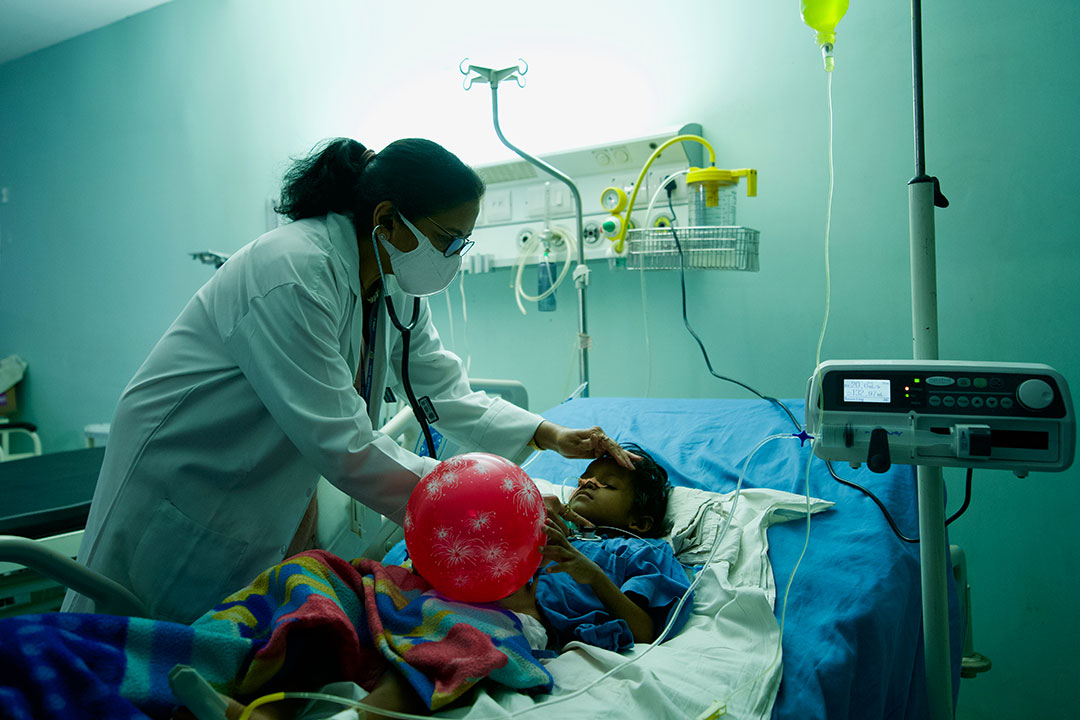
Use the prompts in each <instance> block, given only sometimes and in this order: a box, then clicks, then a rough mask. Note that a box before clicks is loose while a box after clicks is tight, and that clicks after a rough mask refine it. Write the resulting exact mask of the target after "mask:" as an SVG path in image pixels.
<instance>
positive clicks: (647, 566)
mask: <svg viewBox="0 0 1080 720" xmlns="http://www.w3.org/2000/svg"><path fill="white" fill-rule="evenodd" d="M689 587H690V580H689V578H688V577H687V575H686V570H684V569H683V566H682V565H681V564H680V563H679V561H678V560H676V559H675V553H674V552H673V551H672V550H671V546H669V545H668V544H667V543H666V542H660V543H655V544H652V543H650V544H647V545H644V546H643V547H642V548H641V549H640V550H638V551H637V552H636V553H634V554H633V555H632V556H631V557H630V559H629V561H628V567H627V578H626V580H624V581H623V583H622V586H621V587H620V589H621V590H622V591H623V594H625V595H628V596H629V595H634V596H637V598H640V599H641V600H643V601H644V604H645V605H646V607H645V610H646V612H648V613H649V617H650V618H652V621H653V626H654V629H655V631H656V635H657V637H659V635H660V633H661V632H662V631H663V629H664V627H665V626H666V625H667V623H668V622H669V621H670V620H671V614H672V612H674V610H675V606H676V605H677V604H678V602H679V599H680V598H682V596H683V594H685V593H686V591H687V589H689ZM635 601H638V600H637V599H635ZM638 602H639V604H640V601H638ZM692 610H693V601H692V600H687V601H686V602H685V603H684V604H683V608H682V610H681V611H680V612H679V618H678V620H677V621H676V622H675V625H674V626H673V627H672V629H671V634H670V635H668V637H669V638H670V637H673V636H674V635H675V634H676V633H678V632H679V630H680V629H682V626H683V625H684V624H685V623H686V620H687V619H688V618H689V617H690V613H691V611H692Z"/></svg>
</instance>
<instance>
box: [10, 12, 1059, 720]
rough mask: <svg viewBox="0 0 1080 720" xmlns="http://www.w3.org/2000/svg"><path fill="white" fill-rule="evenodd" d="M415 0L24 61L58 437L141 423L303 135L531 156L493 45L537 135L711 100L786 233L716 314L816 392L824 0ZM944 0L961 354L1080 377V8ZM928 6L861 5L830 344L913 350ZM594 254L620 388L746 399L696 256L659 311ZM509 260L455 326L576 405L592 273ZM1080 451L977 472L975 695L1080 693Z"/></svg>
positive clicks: (22, 214)
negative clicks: (201, 306)
mask: <svg viewBox="0 0 1080 720" xmlns="http://www.w3.org/2000/svg"><path fill="white" fill-rule="evenodd" d="M381 5H382V6H383V7H375V6H374V3H365V2H345V1H344V0H342V1H340V2H329V1H320V2H307V3H295V2H284V1H283V0H276V1H261V2H260V1H257V0H236V1H233V2H211V1H209V0H175V1H174V2H172V3H169V4H166V5H163V6H160V7H158V8H155V9H154V10H151V11H149V12H147V13H144V14H142V15H139V16H135V17H133V18H129V19H127V20H125V21H123V22H120V23H117V24H115V25H112V26H109V27H106V28H104V29H101V30H98V31H95V32H93V33H90V34H88V35H85V36H82V37H79V38H76V39H74V40H71V41H68V42H66V43H63V44H61V45H58V46H56V47H53V48H49V49H46V50H43V51H41V52H38V53H35V54H33V55H30V56H28V57H25V58H22V59H19V60H16V61H12V62H9V63H7V64H5V65H0V187H5V188H7V189H8V202H7V203H6V204H0V357H3V356H6V355H8V354H11V353H18V354H19V355H21V356H22V357H23V358H24V359H26V360H27V361H28V362H29V363H30V368H29V375H28V377H27V379H26V381H25V382H24V384H23V386H22V388H21V389H22V390H23V391H24V392H23V395H22V397H21V401H22V402H23V404H24V406H25V410H24V412H23V413H22V415H21V417H22V418H24V419H27V420H31V421H34V422H36V423H38V424H39V425H40V426H41V429H42V435H43V437H44V441H45V443H46V446H47V448H48V449H49V450H54V451H55V450H63V449H69V448H73V447H77V446H79V445H80V443H81V442H82V437H83V435H82V427H83V425H85V424H87V423H91V422H105V421H108V420H109V419H110V417H111V415H112V412H113V409H114V407H115V403H116V399H117V397H118V395H119V393H120V391H121V390H122V388H123V387H124V385H125V383H126V382H127V380H128V379H129V378H130V377H131V375H132V373H133V372H134V371H135V369H136V368H137V366H138V364H139V363H140V362H141V361H142V359H143V357H144V356H145V355H146V353H147V352H148V351H149V349H150V348H151V347H152V345H153V343H154V342H155V341H156V340H157V338H158V337H159V335H160V334H161V332H162V331H163V330H164V329H165V327H166V326H167V325H168V323H169V322H170V321H171V320H172V318H173V317H174V316H175V314H176V313H177V312H178V310H179V309H180V307H181V306H182V305H183V304H184V302H186V300H187V299H188V297H190V295H191V294H192V293H193V292H194V291H195V290H196V289H197V288H198V287H199V285H200V284H201V283H202V282H204V281H205V280H206V279H207V278H208V277H209V273H210V268H209V267H207V266H204V265H200V264H197V263H195V262H193V261H191V260H190V259H188V258H187V257H186V255H185V253H188V252H190V251H195V250H201V249H207V248H212V249H217V250H223V251H232V250H235V249H236V248H238V247H239V246H241V245H242V244H244V243H246V242H248V241H249V240H250V239H251V238H253V237H254V236H256V235H257V234H259V233H260V232H262V231H263V230H264V229H265V216H264V212H265V211H264V207H265V201H266V198H267V197H268V196H269V195H271V194H272V193H273V192H274V191H275V189H276V187H277V182H278V181H279V179H280V176H281V173H282V170H283V169H284V167H285V166H286V164H287V161H288V158H289V156H291V155H296V154H299V153H302V152H304V151H305V150H307V149H308V148H309V147H310V146H311V145H313V144H314V143H315V142H316V141H318V140H320V139H321V138H324V137H328V136H332V135H352V136H354V137H357V138H358V139H360V140H362V141H363V142H365V143H367V144H370V145H372V146H374V147H376V148H378V147H381V146H382V145H384V144H386V143H387V142H389V141H391V140H393V139H395V138H397V137H402V136H408V135H421V136H426V137H430V138H432V139H435V140H438V141H440V142H443V143H444V144H446V145H447V146H448V147H450V148H451V149H453V150H455V151H456V152H458V153H459V154H460V155H461V156H462V157H463V158H464V159H466V160H467V161H470V162H474V163H482V162H490V161H494V160H500V159H506V158H507V157H508V156H507V154H506V153H505V151H503V150H502V149H501V147H500V146H499V145H498V143H497V141H496V140H495V138H494V133H493V131H492V129H491V125H490V116H489V112H490V107H489V99H488V94H487V90H486V89H485V88H483V87H478V88H475V89H474V90H473V91H471V92H468V93H467V92H464V91H463V90H462V89H461V85H460V82H461V76H460V75H459V74H458V70H457V65H458V63H459V61H460V60H461V59H462V58H463V57H469V58H471V61H472V62H474V63H477V64H481V65H484V64H488V65H496V64H509V63H512V62H514V60H516V58H518V57H519V56H522V57H525V58H526V59H527V60H528V61H529V63H530V64H531V67H532V69H531V70H530V72H529V75H528V77H527V79H528V81H529V84H528V86H527V87H526V88H525V89H524V90H521V89H518V88H517V87H515V86H513V85H511V86H507V87H505V90H504V91H501V106H502V115H501V119H502V122H503V127H504V129H505V130H506V132H507V133H508V134H509V135H510V136H511V137H512V138H513V140H514V141H515V142H516V143H518V144H519V145H521V146H523V147H526V148H528V149H530V150H532V151H533V152H537V153H543V152H547V151H553V150H560V149H567V148H573V147H581V146H588V145H594V144H599V143H604V142H608V141H614V140H620V139H626V138H632V137H639V136H643V135H648V134H652V133H654V132H657V131H659V130H664V129H668V128H674V127H678V126H679V125H681V124H683V123H685V122H700V123H702V124H703V125H704V127H705V134H706V135H707V137H708V138H709V139H710V140H711V141H712V142H713V143H714V145H715V147H716V149H717V153H718V161H719V164H721V165H722V166H725V167H746V166H750V167H756V168H758V170H759V171H760V174H761V175H760V177H761V181H760V197H758V198H756V199H752V200H746V199H740V205H739V218H740V221H741V222H742V223H744V224H746V225H749V226H751V227H754V228H757V229H759V230H760V231H761V239H762V246H761V271H760V272H759V273H756V274H751V273H730V274H727V273H696V274H693V275H691V276H690V277H689V291H690V297H691V302H692V307H691V319H692V321H693V322H694V324H695V327H696V328H697V329H698V331H699V332H700V334H701V335H702V337H703V339H704V340H705V342H706V344H707V346H708V347H709V349H710V353H711V355H712V359H713V363H714V365H715V366H716V368H717V369H718V371H719V372H721V373H724V374H728V375H732V376H734V377H737V378H739V379H740V380H743V381H744V382H747V383H749V384H751V385H753V386H755V387H757V388H759V389H760V390H762V391H763V392H766V393H768V394H772V395H776V396H780V397H798V396H801V395H802V393H803V389H804V383H805V378H806V377H807V375H808V374H809V373H810V372H811V370H812V369H813V363H814V345H815V343H816V340H817V335H818V331H819V328H820V323H821V317H822V312H823V305H824V302H823V301H824V262H823V227H824V208H825V188H826V184H825V180H826V172H825V163H826V152H825V137H826V110H825V108H826V105H825V74H824V73H823V72H822V70H821V66H820V59H819V55H818V51H817V48H816V47H814V45H813V42H812V40H811V33H810V31H809V30H807V29H806V28H805V27H803V26H802V24H801V22H800V21H799V18H798V13H797V7H796V6H797V3H796V2H795V1H794V0H786V1H785V2H779V1H776V0H760V1H759V2H742V3H735V2H732V1H724V2H719V1H717V2H712V1H710V2H706V1H704V0H700V1H698V2H687V1H679V0H675V1H673V2H667V3H661V4H656V3H634V2H621V3H611V2H596V3H581V2H568V1H566V0H549V1H548V2H545V3H542V4H536V3H534V4H529V3H516V4H515V3H509V4H508V3H505V2H502V1H501V0H499V1H495V0H492V1H490V2H483V3H472V4H471V6H472V7H470V8H468V9H466V8H465V7H462V6H461V4H460V3H434V2H432V3H397V4H392V3H384V4H381ZM925 5H926V7H925V9H924V23H925V38H924V42H925V64H926V110H927V116H926V130H927V143H926V147H927V157H928V163H929V170H930V171H931V172H932V173H933V174H936V175H938V176H939V177H940V178H941V180H942V186H943V189H944V191H945V193H946V194H947V195H948V197H949V199H950V201H951V203H952V205H951V207H950V208H949V209H948V210H944V211H939V212H938V215H937V229H938V271H939V278H938V281H939V311H940V317H941V355H942V357H945V358H958V359H962V358H972V359H987V360H1006V361H1024V360H1028V361H1040V362H1046V363H1049V364H1051V365H1053V366H1055V367H1056V368H1058V369H1059V370H1061V371H1062V372H1063V373H1064V374H1065V375H1066V377H1067V379H1068V380H1069V381H1070V382H1071V384H1072V386H1073V387H1074V389H1077V388H1080V331H1078V322H1077V315H1078V310H1080V289H1078V288H1080V285H1078V283H1077V282H1076V280H1075V278H1076V276H1077V275H1078V273H1080V252H1078V251H1077V249H1076V246H1075V240H1076V227H1077V222H1076V221H1077V210H1076V208H1077V204H1076V201H1075V198H1076V197H1077V195H1078V194H1080V176H1078V174H1077V173H1076V171H1075V167H1074V165H1075V159H1076V158H1077V157H1080V140H1078V139H1077V133H1076V128H1077V126H1078V123H1077V120H1078V109H1080V108H1078V103H1080V100H1078V99H1077V98H1078V97H1080V93H1078V90H1080V80H1078V77H1080V76H1078V74H1077V71H1076V68H1077V67H1078V66H1080V63H1078V61H1080V49H1078V48H1080V46H1078V45H1077V43H1076V42H1075V40H1074V38H1073V36H1072V35H1071V34H1070V33H1069V32H1068V28H1075V27H1077V26H1078V24H1080V5H1078V4H1076V3H1073V2H1067V1H1059V2H1044V3H1029V4H1027V5H1025V6H1024V9H1023V11H1022V13H1019V12H1017V11H1015V10H1014V8H1015V7H1016V3H1014V2H1011V1H1006V0H957V1H954V2H927V3H925ZM517 7H526V8H542V9H528V10H517V9H515V8H517ZM668 13H670V14H668ZM479 18H483V20H482V21H481V20H479ZM909 27H910V26H909V6H908V3H906V2H892V3H882V2H873V3H871V2H853V3H852V8H851V10H850V11H849V13H848V17H847V18H846V19H845V20H844V21H843V23H842V24H841V25H840V28H839V31H840V35H839V42H838V45H837V70H836V73H835V77H834V102H835V113H836V115H835V117H836V120H835V132H836V197H835V209H834V215H833V237H832V277H833V296H832V308H833V311H832V317H831V319H830V324H829V331H828V335H827V336H826V339H825V344H824V350H823V358H847V357H897V358H902V357H906V356H909V355H910V352H911V341H910V338H911V328H910V302H911V299H910V286H909V261H908V236H907V227H908V225H907V190H906V182H907V180H908V179H909V177H910V176H911V174H912V167H913V160H912V132H911V77H910V46H909V42H910V34H909ZM593 268H594V273H593V279H592V284H591V286H590V288H589V301H590V313H589V320H590V326H591V327H590V329H591V331H592V334H593V338H594V345H595V348H594V352H593V355H592V362H593V374H592V377H593V387H592V391H593V394H595V395H644V394H649V395H651V396H653V397H744V396H745V393H744V392H743V391H741V390H739V389H738V388H736V387H734V386H731V385H727V384H723V383H720V382H719V381H717V380H715V379H713V378H711V377H710V376H708V375H707V373H706V372H705V369H704V365H703V362H702V360H701V358H700V355H699V354H698V351H697V349H696V347H695V345H694V344H693V342H692V340H691V339H690V337H689V335H688V334H687V333H686V332H685V331H684V330H683V328H682V327H681V323H680V320H679V315H678V312H679V305H678V303H679V299H678V280H677V276H676V275H675V274H674V273H651V274H648V275H647V276H646V283H647V297H648V302H647V307H648V328H649V333H648V335H646V333H645V332H644V329H643V326H644V322H643V315H642V295H641V285H640V279H639V276H638V275H637V274H635V273H629V272H626V271H610V270H609V269H608V268H607V267H606V266H605V265H603V264H599V265H594V266H593ZM507 286H508V272H507V271H505V270H504V271H499V272H495V273H492V274H488V275H480V276H475V277H473V276H469V277H467V278H466V279H465V289H466V295H467V299H468V318H469V320H468V325H467V326H466V325H465V324H464V322H463V318H462V315H461V300H460V296H459V294H458V292H457V287H456V286H455V288H454V292H453V293H452V294H451V295H450V298H451V299H452V311H453V313H454V330H455V332H454V333H453V335H452V337H451V334H450V332H449V320H448V315H447V313H448V310H449V309H448V308H447V307H446V305H445V300H444V299H437V300H436V301H435V302H434V305H433V307H434V309H435V318H436V321H437V322H438V323H439V325H440V327H441V328H442V329H443V331H444V334H445V335H446V336H447V338H446V339H447V343H448V345H450V346H451V347H453V348H455V349H456V350H457V351H459V352H460V353H461V354H463V355H464V354H466V353H467V352H468V353H469V354H470V355H471V356H472V370H473V374H474V375H475V376H487V377H518V378H521V379H522V380H524V381H525V382H526V383H527V384H528V385H529V387H530V389H531V392H532V400H533V405H534V407H538V408H544V407H549V406H551V405H553V404H554V403H556V402H558V401H559V400H560V399H561V398H562V397H563V395H564V394H565V393H566V392H567V390H568V389H571V388H572V387H573V386H574V385H576V369H575V368H574V366H573V354H572V348H571V345H570V343H571V341H572V338H573V335H574V333H575V332H576V319H575V312H576V311H575V298H574V293H573V290H572V289H571V288H569V287H566V288H564V289H563V290H561V291H560V293H559V298H558V299H559V305H560V310H559V312H558V313H556V314H554V315H550V314H541V313H537V312H535V311H531V312H530V313H529V314H528V316H526V317H524V318H523V317H521V315H520V314H519V313H518V311H517V310H516V308H515V307H514V304H513V300H512V295H511V291H510V290H509V289H508V287H507ZM947 477H948V480H949V484H950V489H951V490H952V491H953V492H952V494H953V497H954V501H953V502H954V503H955V502H956V500H955V497H956V495H957V494H958V491H959V487H958V485H957V483H958V480H959V478H958V477H957V475H954V474H948V475H947ZM1078 479H1080V470H1077V469H1073V470H1071V471H1069V472H1067V473H1063V474H1060V475H1041V476H1040V475H1033V476H1031V477H1030V478H1028V479H1026V480H1017V479H1015V478H1014V477H1012V476H1011V475H1008V474H1005V473H997V472H985V473H980V474H979V475H978V476H977V477H976V485H975V494H974V500H973V503H972V507H971V509H970V510H969V511H968V513H967V515H965V516H964V517H963V518H962V519H961V520H959V521H958V522H957V523H956V524H955V525H953V527H952V540H953V541H954V542H959V543H961V544H963V545H964V546H965V548H966V549H967V551H968V553H969V563H970V567H969V570H970V574H971V579H972V583H973V586H974V589H973V602H974V604H975V609H974V611H975V623H976V627H975V631H976V636H975V641H976V644H975V647H976V649H977V650H978V651H980V652H982V653H984V654H986V655H988V656H989V657H990V658H991V659H992V660H993V663H994V669H993V671H991V672H990V673H989V674H988V675H985V676H983V677H981V678H979V679H977V680H973V681H964V683H963V685H962V692H961V709H960V716H961V717H964V718H989V717H995V718H997V717H1037V716H1048V717H1056V716H1060V715H1062V714H1063V713H1064V712H1065V708H1068V707H1073V706H1075V705H1077V704H1078V703H1080V690H1078V689H1077V686H1076V684H1075V683H1074V682H1070V681H1068V678H1070V677H1071V676H1072V675H1073V674H1074V673H1073V672H1072V671H1071V670H1066V668H1071V667H1072V659H1073V657H1074V655H1075V647H1074V645H1075V640H1076V638H1077V637H1080V632H1078V631H1080V627H1078V621H1077V615H1076V613H1075V610H1074V605H1075V602H1074V600H1073V598H1074V596H1075V595H1076V592H1077V590H1078V581H1077V578H1078V577H1080V572H1078V570H1080V568H1078V561H1077V557H1078V554H1077V553H1076V552H1075V551H1074V548H1075V545H1076V542H1077V539H1078V534H1077V531H1076V530H1075V529H1074V525H1073V522H1072V519H1071V511H1070V508H1072V507H1074V506H1076V504H1077V502H1078V501H1080V484H1078V482H1077V480H1078ZM815 492H817V493H818V494H820V495H823V496H826V497H827V496H828V493H829V488H827V487H823V488H816V489H815ZM881 542H894V540H893V539H892V538H891V537H882V538H881ZM812 551H813V546H812V545H811V552H812ZM796 581H797V580H796Z"/></svg>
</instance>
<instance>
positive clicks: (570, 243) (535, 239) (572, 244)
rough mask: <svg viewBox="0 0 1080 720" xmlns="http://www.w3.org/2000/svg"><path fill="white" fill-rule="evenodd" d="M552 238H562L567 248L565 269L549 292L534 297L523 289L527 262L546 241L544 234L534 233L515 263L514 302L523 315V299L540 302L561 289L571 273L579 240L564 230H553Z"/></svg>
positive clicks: (564, 261) (564, 262)
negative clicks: (522, 282) (572, 261)
mask: <svg viewBox="0 0 1080 720" xmlns="http://www.w3.org/2000/svg"><path fill="white" fill-rule="evenodd" d="M551 236H552V237H553V238H555V237H561V238H562V239H563V245H564V247H565V248H566V257H565V259H564V260H563V267H562V271H561V272H560V273H559V277H558V278H556V279H555V282H553V283H552V284H551V287H549V288H548V289H547V290H545V291H544V292H542V293H540V294H539V295H536V296H533V295H529V294H528V293H527V292H525V290H524V289H522V287H521V276H522V274H523V273H524V271H525V264H526V261H527V260H528V258H531V257H532V256H533V254H534V253H535V252H536V248H537V246H538V245H539V244H540V243H542V242H543V241H544V239H545V238H544V233H534V234H533V236H532V237H531V238H529V241H528V242H527V243H525V247H523V248H522V249H521V253H520V254H519V255H518V259H517V261H516V262H515V263H514V269H515V272H514V284H513V286H514V300H515V301H516V302H517V306H518V310H520V311H521V314H522V315H524V314H525V306H524V305H522V304H521V300H522V299H525V300H528V301H529V302H539V301H541V300H543V299H544V298H546V297H547V296H548V295H551V294H552V293H553V292H555V291H556V290H557V289H558V288H559V285H561V284H562V281H563V279H564V278H566V274H567V273H568V272H569V271H570V263H571V260H572V259H573V255H574V250H575V249H577V240H576V239H575V238H574V236H573V235H571V234H570V233H569V232H567V231H566V230H563V229H562V228H552V229H551Z"/></svg>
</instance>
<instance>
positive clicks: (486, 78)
mask: <svg viewBox="0 0 1080 720" xmlns="http://www.w3.org/2000/svg"><path fill="white" fill-rule="evenodd" d="M458 70H460V71H461V74H462V75H464V76H465V79H464V80H462V82H461V86H462V87H463V88H465V89H466V90H468V89H469V88H471V87H472V86H473V83H474V82H480V83H485V84H488V85H491V87H492V88H497V87H499V83H500V82H502V81H503V80H513V81H514V82H516V83H517V84H518V87H525V78H523V77H522V76H523V75H524V74H525V73H527V72H529V63H527V62H525V60H524V59H523V58H518V64H517V65H513V66H511V67H508V68H501V69H498V70H496V69H493V68H487V67H482V66H480V65H470V64H469V58H465V59H464V60H462V61H461V62H460V63H459V64H458ZM473 73H475V75H474V74H473Z"/></svg>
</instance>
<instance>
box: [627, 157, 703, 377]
mask: <svg viewBox="0 0 1080 720" xmlns="http://www.w3.org/2000/svg"><path fill="white" fill-rule="evenodd" d="M688 172H690V168H686V169H685V170H676V171H675V172H673V173H671V174H670V175H668V176H667V177H666V178H664V179H663V181H662V182H661V183H660V187H658V188H656V192H654V193H653V196H652V200H650V201H649V208H648V210H646V211H645V222H649V218H651V217H652V211H653V207H654V206H655V205H656V200H657V198H659V197H660V193H662V192H664V188H666V187H667V184H668V183H669V182H671V181H672V180H674V179H675V178H677V177H679V176H680V175H685V174H687V173H688ZM671 221H672V223H674V222H675V218H671ZM638 274H639V276H640V278H641V319H642V327H643V328H645V358H646V359H647V361H648V363H647V365H646V371H645V372H646V374H645V397H649V395H650V393H651V392H652V347H651V345H650V343H649V311H648V304H649V303H648V297H647V294H646V292H645V263H644V262H642V263H641V265H640V267H638Z"/></svg>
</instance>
